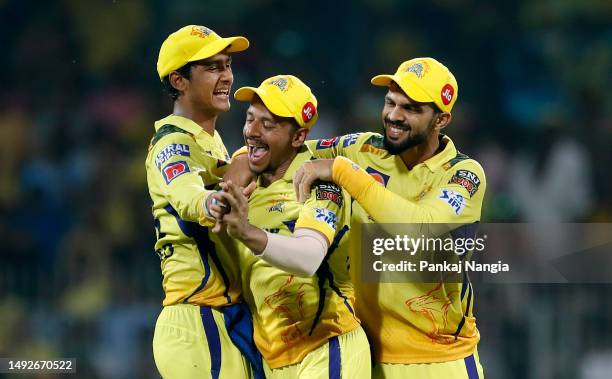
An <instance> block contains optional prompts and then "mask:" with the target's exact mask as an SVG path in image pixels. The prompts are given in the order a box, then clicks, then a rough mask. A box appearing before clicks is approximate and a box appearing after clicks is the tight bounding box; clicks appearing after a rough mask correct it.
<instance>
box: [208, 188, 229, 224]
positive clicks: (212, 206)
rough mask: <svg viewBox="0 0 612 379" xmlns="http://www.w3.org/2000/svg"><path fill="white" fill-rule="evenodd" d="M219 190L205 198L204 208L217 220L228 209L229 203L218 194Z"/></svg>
mask: <svg viewBox="0 0 612 379" xmlns="http://www.w3.org/2000/svg"><path fill="white" fill-rule="evenodd" d="M220 192H221V191H217V192H215V193H212V194H210V195H209V196H208V197H207V198H206V210H207V212H208V213H209V215H210V216H212V217H214V218H215V219H216V220H217V221H219V220H222V219H223V215H224V214H226V213H228V212H229V211H230V208H229V204H227V202H226V201H225V200H224V199H223V197H222V196H221V195H219V193H220Z"/></svg>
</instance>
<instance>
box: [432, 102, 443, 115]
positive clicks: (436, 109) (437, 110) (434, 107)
mask: <svg viewBox="0 0 612 379" xmlns="http://www.w3.org/2000/svg"><path fill="white" fill-rule="evenodd" d="M429 104H431V107H432V108H433V110H434V113H442V110H441V109H440V107H439V106H438V104H436V103H433V102H432V103H429Z"/></svg>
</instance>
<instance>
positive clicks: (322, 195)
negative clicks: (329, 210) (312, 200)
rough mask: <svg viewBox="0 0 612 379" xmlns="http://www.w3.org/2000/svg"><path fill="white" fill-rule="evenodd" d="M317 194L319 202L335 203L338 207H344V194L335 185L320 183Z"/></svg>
mask: <svg viewBox="0 0 612 379" xmlns="http://www.w3.org/2000/svg"><path fill="white" fill-rule="evenodd" d="M315 193H316V196H317V200H328V201H333V202H334V203H336V205H337V206H339V207H342V200H343V198H342V192H341V191H340V188H338V186H336V185H335V184H331V183H319V184H317V186H316V189H315Z"/></svg>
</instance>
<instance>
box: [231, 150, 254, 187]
mask: <svg viewBox="0 0 612 379" xmlns="http://www.w3.org/2000/svg"><path fill="white" fill-rule="evenodd" d="M254 179H255V176H254V175H253V173H252V172H251V169H250V168H249V157H248V155H247V154H240V155H237V156H235V157H234V158H232V163H230V166H229V168H228V169H227V171H226V172H225V174H223V181H224V182H228V181H231V182H232V183H234V184H236V185H238V186H240V187H247V186H248V185H249V183H251V182H252V181H253V180H254ZM247 197H248V196H247Z"/></svg>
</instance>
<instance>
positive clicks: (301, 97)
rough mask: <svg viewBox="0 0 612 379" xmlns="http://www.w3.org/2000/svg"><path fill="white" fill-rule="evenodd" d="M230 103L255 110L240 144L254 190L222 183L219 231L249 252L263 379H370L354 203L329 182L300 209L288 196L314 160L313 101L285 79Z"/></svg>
mask: <svg viewBox="0 0 612 379" xmlns="http://www.w3.org/2000/svg"><path fill="white" fill-rule="evenodd" d="M235 98H236V99H237V100H240V101H250V102H251V104H250V106H249V108H248V110H247V115H246V122H245V126H244V139H245V142H246V145H247V148H248V163H249V167H250V170H251V171H252V172H253V173H254V174H255V175H257V184H258V188H257V189H256V190H255V191H254V192H253V193H252V194H251V196H250V198H249V200H248V202H247V199H246V197H245V196H243V195H242V193H241V192H240V191H239V189H238V187H237V186H235V185H234V184H233V183H231V182H228V183H227V185H225V183H223V184H222V187H223V188H224V190H225V192H222V193H220V196H221V197H222V198H223V199H224V200H225V201H226V203H228V204H229V205H230V207H231V211H230V212H229V213H226V214H224V215H223V217H222V223H223V224H224V225H225V226H226V228H227V231H228V233H229V234H230V235H231V236H233V237H235V238H237V239H239V240H240V241H242V242H243V243H244V244H245V245H246V246H247V247H248V248H249V249H250V253H248V254H246V255H245V256H243V258H242V260H241V270H242V277H243V284H244V286H245V288H244V296H245V298H246V300H247V303H248V304H249V306H250V307H251V310H252V312H253V318H254V324H255V343H256V344H257V347H258V348H259V350H260V351H261V353H262V355H263V357H264V360H265V370H266V376H267V377H268V378H321V379H322V378H346V379H348V378H353V379H354V378H364V379H365V378H370V377H371V370H370V366H371V363H370V347H369V344H368V341H367V338H366V335H365V333H364V331H363V329H362V328H361V326H360V322H359V320H358V319H357V317H356V316H355V313H354V307H353V305H354V294H353V286H352V283H351V281H350V278H349V267H348V266H349V261H348V251H347V249H346V243H345V242H346V240H347V233H348V230H349V226H348V222H349V217H350V213H349V212H350V202H347V200H346V198H345V197H344V194H343V193H342V192H341V190H340V189H339V188H338V187H337V186H336V185H334V184H331V183H327V182H319V183H316V184H315V185H314V186H313V188H312V196H311V197H310V198H309V199H308V200H307V201H306V202H305V203H303V204H302V203H299V202H298V201H297V199H296V195H295V191H294V189H293V182H292V178H293V175H294V174H295V171H296V170H297V169H298V168H299V167H300V166H301V165H302V164H303V163H304V162H306V161H309V160H311V159H313V157H312V154H311V152H310V151H309V150H308V149H307V148H306V147H305V146H304V145H303V144H304V140H305V138H306V136H307V135H308V131H309V129H310V128H311V127H312V126H313V125H314V124H315V122H316V120H317V116H318V114H317V99H316V98H315V96H314V95H313V94H312V93H311V91H310V89H309V88H308V87H307V86H306V85H305V84H304V83H302V81H300V80H299V79H298V78H296V77H294V76H291V75H278V76H274V77H272V78H268V79H266V80H264V81H263V82H262V83H261V85H260V86H259V87H257V88H254V87H243V88H240V89H239V90H238V91H236V94H235ZM213 207H214V210H215V212H216V211H220V209H218V208H217V207H216V206H214V205H213Z"/></svg>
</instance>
